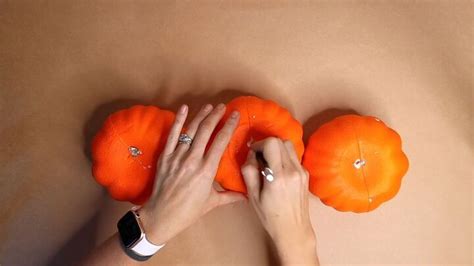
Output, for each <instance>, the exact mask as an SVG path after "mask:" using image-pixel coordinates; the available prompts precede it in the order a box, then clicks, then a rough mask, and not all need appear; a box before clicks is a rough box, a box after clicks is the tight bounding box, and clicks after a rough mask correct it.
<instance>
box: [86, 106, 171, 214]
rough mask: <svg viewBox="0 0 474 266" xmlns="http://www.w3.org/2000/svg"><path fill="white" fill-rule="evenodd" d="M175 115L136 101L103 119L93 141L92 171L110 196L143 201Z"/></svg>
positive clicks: (151, 185)
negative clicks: (136, 103) (134, 104)
mask: <svg viewBox="0 0 474 266" xmlns="http://www.w3.org/2000/svg"><path fill="white" fill-rule="evenodd" d="M174 116H175V115H174V113H173V112H171V111H167V110H162V109H160V108H158V107H155V106H143V105H136V106H132V107H130V108H128V109H124V110H120V111H118V112H115V113H113V114H111V115H110V116H109V117H108V118H107V119H106V120H105V122H104V124H103V126H102V128H101V129H100V131H99V132H98V133H97V134H96V135H95V136H94V139H93V141H92V159H93V165H92V175H93V176H94V178H95V180H96V181H97V182H98V183H99V184H101V185H103V186H104V187H106V189H107V190H108V192H109V194H110V196H111V197H112V198H114V199H116V200H120V201H130V202H132V203H133V204H138V205H141V204H143V203H145V202H146V200H147V199H148V198H149V196H150V194H151V192H152V188H153V182H154V179H155V172H156V162H157V160H158V156H159V155H160V153H161V151H162V150H163V148H164V145H165V144H166V140H167V136H168V134H169V130H170V128H171V125H172V123H173V121H174Z"/></svg>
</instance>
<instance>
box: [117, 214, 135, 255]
mask: <svg viewBox="0 0 474 266" xmlns="http://www.w3.org/2000/svg"><path fill="white" fill-rule="evenodd" d="M117 228H118V231H119V234H120V238H122V242H123V244H124V246H125V247H127V248H129V247H131V246H133V244H134V243H135V242H137V241H138V240H139V239H140V236H141V230H140V226H139V225H138V222H137V220H136V219H135V214H134V213H133V212H132V211H129V212H127V214H125V215H124V216H123V217H122V219H120V221H118V223H117Z"/></svg>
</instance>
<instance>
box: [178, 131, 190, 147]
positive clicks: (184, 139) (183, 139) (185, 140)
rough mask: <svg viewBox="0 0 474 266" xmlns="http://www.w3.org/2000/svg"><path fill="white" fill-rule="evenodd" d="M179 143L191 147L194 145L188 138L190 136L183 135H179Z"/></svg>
mask: <svg viewBox="0 0 474 266" xmlns="http://www.w3.org/2000/svg"><path fill="white" fill-rule="evenodd" d="M178 142H179V143H184V144H189V145H191V143H193V139H192V138H191V137H190V136H188V134H185V133H183V134H181V135H179V138H178Z"/></svg>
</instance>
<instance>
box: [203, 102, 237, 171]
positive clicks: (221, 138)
mask: <svg viewBox="0 0 474 266" xmlns="http://www.w3.org/2000/svg"><path fill="white" fill-rule="evenodd" d="M239 116H240V114H239V112H238V111H233V112H232V113H231V115H230V117H229V119H227V121H226V122H225V124H224V126H223V127H222V129H221V130H220V131H219V133H218V134H217V136H216V138H215V139H214V141H213V142H212V145H211V147H210V148H209V150H208V152H207V154H206V156H205V157H206V159H205V160H206V162H207V163H209V164H210V167H211V168H212V169H214V168H217V167H218V166H219V162H220V160H221V157H222V154H223V153H224V151H225V149H226V148H227V145H228V144H229V141H230V139H231V138H232V134H233V133H234V131H235V128H236V127H237V125H238V124H239Z"/></svg>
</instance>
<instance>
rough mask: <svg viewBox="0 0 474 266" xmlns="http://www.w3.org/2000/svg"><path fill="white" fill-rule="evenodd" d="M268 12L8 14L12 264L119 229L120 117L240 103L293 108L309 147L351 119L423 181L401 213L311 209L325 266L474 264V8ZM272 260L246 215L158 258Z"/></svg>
mask: <svg viewBox="0 0 474 266" xmlns="http://www.w3.org/2000/svg"><path fill="white" fill-rule="evenodd" d="M259 2H260V1H255V2H253V1H204V0H199V1H88V0H83V1H63V0H59V1H5V0H3V1H0V92H1V98H0V100H1V102H0V113H1V124H0V140H1V146H0V147H1V152H0V159H1V160H0V161H1V164H0V177H1V180H0V203H1V206H0V207H1V208H0V252H1V253H0V258H1V260H0V264H2V265H29V264H31V265H40V264H46V263H50V264H57V265H65V264H68V263H69V262H71V261H75V260H77V259H78V258H79V257H81V256H83V255H84V254H85V253H86V252H87V251H88V250H89V249H90V248H92V247H93V245H95V244H97V243H99V242H101V241H102V240H104V239H105V238H106V237H107V236H108V235H110V234H111V233H112V232H113V231H114V230H115V223H116V221H117V219H118V218H119V217H120V216H121V215H122V214H123V212H124V210H126V209H127V208H128V207H129V205H128V204H125V203H118V202H113V201H111V200H109V199H108V197H107V196H106V195H105V194H104V193H103V192H102V190H101V189H100V187H99V186H98V185H97V184H96V183H95V182H94V181H93V179H92V177H91V173H90V166H91V165H90V161H89V159H88V155H87V151H88V147H89V141H90V139H91V137H92V135H93V134H94V132H96V130H97V129H98V128H99V127H100V124H101V123H102V121H103V120H104V118H105V117H106V116H107V115H108V114H110V113H111V112H112V111H114V110H117V109H120V108H124V107H127V106H130V105H132V104H134V103H153V104H157V105H159V106H161V107H164V108H170V109H173V110H176V108H177V106H178V105H179V104H181V103H188V104H190V105H191V106H192V108H193V109H196V108H198V107H199V106H200V105H201V104H202V103H205V102H211V103H218V102H219V101H227V100H229V99H231V98H232V97H234V96H237V95H242V94H256V95H258V96H260V97H264V98H269V99H273V100H275V101H278V102H279V103H280V104H282V105H283V106H285V107H287V108H288V109H289V110H291V111H292V113H293V114H294V116H295V117H296V118H297V119H299V120H300V121H301V122H302V123H304V124H305V135H306V136H305V138H307V135H308V133H310V132H312V131H313V130H314V129H315V128H317V127H318V126H319V125H320V124H321V123H323V122H325V121H328V120H329V119H331V118H333V117H335V116H337V115H340V114H345V113H350V112H357V113H360V114H368V115H374V116H378V117H380V118H381V119H383V120H384V121H385V122H387V123H388V124H389V125H390V126H392V127H393V128H395V129H396V130H397V131H398V132H399V133H400V134H401V136H402V138H403V141H404V142H403V145H404V150H405V151H406V153H407V155H408V157H409V159H410V162H411V165H410V169H409V172H408V174H407V175H406V176H405V178H404V181H403V184H402V188H401V190H400V192H399V194H398V195H397V197H396V198H394V199H393V200H391V201H390V202H388V203H386V204H384V205H382V206H381V207H380V208H379V209H377V210H375V211H373V212H371V213H368V214H361V215H360V214H352V213H341V212H337V211H335V210H333V209H332V208H329V207H326V206H325V205H323V204H322V203H321V202H320V201H319V200H318V199H317V198H315V197H313V198H312V199H311V212H312V213H311V216H312V221H313V225H314V228H315V230H316V232H317V238H318V251H319V256H320V260H321V262H322V263H324V264H339V263H343V264H360V263H362V264H369V263H373V264H389V263H403V264H408V263H411V264H422V263H426V264H432V263H439V264H456V263H458V264H471V263H472V260H473V258H472V253H473V247H472V236H473V234H472V232H473V230H472V225H473V221H472V192H473V186H472V176H473V175H472V164H473V157H472V156H473V145H472V129H471V127H472V120H471V119H472V100H473V97H472V88H473V73H472V70H473V68H472V67H473V51H472V45H473V31H472V28H473V21H472V20H473V18H474V16H473V11H472V10H473V3H472V2H468V1H455V0H453V1H443V2H432V1H431V2H430V1H418V2H417V3H415V2H412V3H410V2H409V1H392V2H390V3H389V2H385V3H381V2H380V3H376V2H373V1H370V2H362V1H360V2H353V1H351V2H349V1H338V2H329V1H319V2H318V1H314V2H297V1H288V2H277V1H265V2H264V3H259ZM271 254H272V252H271V248H270V246H269V245H268V242H267V240H266V238H265V233H264V231H263V230H262V228H261V226H260V225H259V223H258V220H257V218H256V216H255V215H254V214H253V212H252V210H251V209H250V208H249V205H248V204H246V203H239V204H235V205H232V206H226V207H223V208H221V209H218V210H215V211H213V212H212V213H210V214H208V215H207V216H205V217H203V218H202V219H201V220H200V221H199V222H198V223H196V224H195V225H193V226H192V227H191V228H189V229H188V230H186V231H185V232H183V233H182V234H180V235H179V236H178V237H176V238H175V239H174V240H173V241H171V242H170V243H169V244H168V246H167V247H166V248H165V249H164V250H163V251H162V252H160V254H159V255H157V256H156V257H157V259H162V260H163V261H165V262H166V263H165V264H175V263H176V264H180V265H185V264H191V263H194V264H211V263H215V264H216V265H239V264H241V265H247V264H248V265H271V264H273V262H274V261H273V257H272V255H271ZM154 261H155V260H153V259H152V260H151V261H149V263H150V264H153V262H154Z"/></svg>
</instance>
